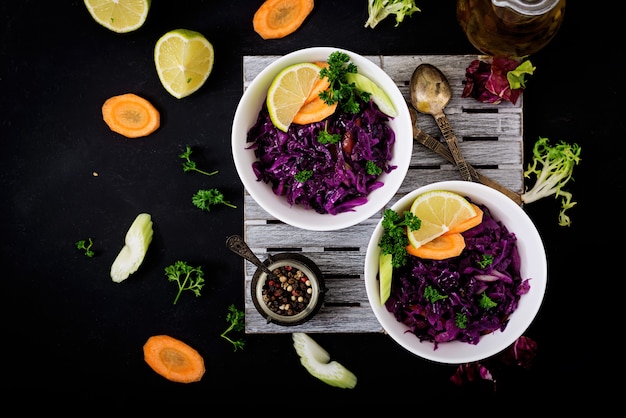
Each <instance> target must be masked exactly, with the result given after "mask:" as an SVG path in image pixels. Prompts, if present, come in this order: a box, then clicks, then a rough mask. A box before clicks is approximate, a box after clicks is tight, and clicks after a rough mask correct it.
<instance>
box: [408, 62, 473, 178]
mask: <svg viewBox="0 0 626 418" xmlns="http://www.w3.org/2000/svg"><path fill="white" fill-rule="evenodd" d="M409 90H410V92H411V103H412V104H413V106H414V107H415V108H416V109H417V110H418V111H419V112H421V113H427V114H429V115H432V116H433V117H434V118H435V122H437V125H438V126H439V129H440V130H441V133H442V134H443V136H444V138H445V139H446V143H447V144H448V148H450V152H451V153H452V156H453V157H454V161H455V162H456V165H457V167H458V168H459V172H460V174H461V178H462V179H463V180H466V181H472V175H471V174H470V170H469V168H468V166H467V162H466V161H465V158H463V154H461V149H460V148H459V143H458V141H457V139H456V135H454V132H453V131H452V126H450V122H449V121H448V117H447V116H446V114H445V113H444V112H443V109H444V108H445V107H446V105H447V104H448V102H449V101H450V98H451V97H452V92H451V90H450V84H449V83H448V79H447V78H446V76H445V75H443V73H442V72H441V71H439V69H438V68H437V67H435V66H434V65H431V64H420V65H418V66H417V68H416V69H415V71H413V75H412V76H411V82H410V85H409Z"/></svg>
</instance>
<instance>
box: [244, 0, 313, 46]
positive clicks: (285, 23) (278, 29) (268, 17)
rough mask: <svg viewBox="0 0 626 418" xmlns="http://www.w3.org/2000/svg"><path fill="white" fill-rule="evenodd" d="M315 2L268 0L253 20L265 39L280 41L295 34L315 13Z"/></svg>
mask: <svg viewBox="0 0 626 418" xmlns="http://www.w3.org/2000/svg"><path fill="white" fill-rule="evenodd" d="M313 5H314V4H313V0H266V1H265V2H264V3H263V4H262V5H261V7H259V8H258V10H257V11H256V13H255V14H254V17H253V18H252V25H253V27H254V31H255V32H256V33H258V34H259V35H260V36H261V38H263V39H279V38H284V37H285V36H287V35H289V34H291V33H293V32H295V31H296V30H297V29H298V28H299V27H300V26H301V25H302V23H303V22H304V20H305V19H306V18H307V16H308V15H309V14H310V13H311V12H312V11H313Z"/></svg>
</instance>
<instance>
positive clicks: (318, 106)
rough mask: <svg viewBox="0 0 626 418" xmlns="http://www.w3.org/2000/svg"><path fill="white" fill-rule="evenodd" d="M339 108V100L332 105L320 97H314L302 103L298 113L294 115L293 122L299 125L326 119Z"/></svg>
mask: <svg viewBox="0 0 626 418" xmlns="http://www.w3.org/2000/svg"><path fill="white" fill-rule="evenodd" d="M336 109H337V102H335V103H333V104H332V105H329V104H326V102H325V101H324V100H322V99H320V98H319V97H316V98H314V99H313V100H311V101H310V102H308V103H305V104H304V105H302V107H301V108H300V110H298V113H296V114H295V116H294V117H293V123H297V124H299V125H306V124H309V123H314V122H319V121H321V120H324V119H326V118H327V117H329V116H330V115H332V114H333V113H335V110H336Z"/></svg>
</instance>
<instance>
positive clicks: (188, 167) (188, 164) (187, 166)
mask: <svg viewBox="0 0 626 418" xmlns="http://www.w3.org/2000/svg"><path fill="white" fill-rule="evenodd" d="M192 152H193V151H192V150H191V147H190V146H189V145H187V147H185V152H183V153H182V154H180V155H179V156H178V157H179V158H182V159H183V160H185V161H184V162H183V171H185V172H187V171H197V172H198V173H200V174H204V175H206V176H212V175H215V174H217V173H218V172H217V171H212V172H210V173H209V172H207V171H204V170H200V169H199V168H198V167H197V165H196V162H195V161H193V160H192V159H191V153H192Z"/></svg>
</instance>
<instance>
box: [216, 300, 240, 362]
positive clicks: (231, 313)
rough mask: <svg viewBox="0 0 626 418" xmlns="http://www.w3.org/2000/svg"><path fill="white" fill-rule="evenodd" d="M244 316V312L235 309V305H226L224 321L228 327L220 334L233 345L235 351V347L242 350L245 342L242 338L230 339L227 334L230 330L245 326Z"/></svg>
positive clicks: (237, 329)
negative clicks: (226, 310) (226, 311)
mask: <svg viewBox="0 0 626 418" xmlns="http://www.w3.org/2000/svg"><path fill="white" fill-rule="evenodd" d="M244 318H245V313H244V312H243V311H240V310H239V309H237V308H236V307H235V305H230V306H229V307H228V313H227V314H226V321H227V322H228V323H229V324H230V325H229V326H228V328H226V329H225V330H224V332H222V334H221V335H220V336H221V337H222V338H224V339H226V340H227V341H229V342H230V343H231V344H232V345H233V346H234V347H235V351H237V349H242V350H243V347H244V345H245V342H244V341H243V340H242V339H238V340H235V339H232V338H230V337H229V336H228V334H229V333H230V332H231V331H243V329H244V327H245V323H244Z"/></svg>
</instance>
